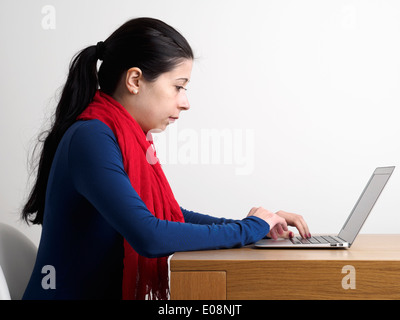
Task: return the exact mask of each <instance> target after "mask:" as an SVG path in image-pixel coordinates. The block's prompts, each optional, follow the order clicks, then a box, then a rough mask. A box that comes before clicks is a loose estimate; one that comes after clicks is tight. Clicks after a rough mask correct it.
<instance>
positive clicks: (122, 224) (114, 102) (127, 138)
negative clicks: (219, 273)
mask: <svg viewBox="0 0 400 320" xmlns="http://www.w3.org/2000/svg"><path fill="white" fill-rule="evenodd" d="M98 60H101V61H102V64H101V66H100V68H99V71H98V72H97V62H98ZM192 64H193V53H192V50H191V48H190V46H189V44H188V43H187V41H186V40H185V39H184V38H183V36H182V35H181V34H179V33H178V32H177V31H176V30H174V29H173V28H172V27H170V26H169V25H167V24H165V23H163V22H161V21H159V20H155V19H150V18H139V19H133V20H130V21H128V22H126V23H125V24H124V25H122V26H121V27H120V28H119V29H117V30H116V31H115V32H114V33H113V34H112V35H111V36H110V37H109V38H108V39H107V40H105V41H104V42H99V43H98V44H97V45H96V46H90V47H88V48H86V49H84V50H82V51H81V52H80V53H79V54H78V55H77V56H76V57H75V58H74V59H73V61H72V63H71V66H70V70H69V75H68V78H67V81H66V84H65V86H64V89H63V92H62V95H61V98H60V101H59V103H58V106H57V109H56V112H55V120H54V124H53V125H52V128H51V130H49V132H48V135H47V137H46V139H45V141H44V144H43V150H42V154H41V158H40V162H39V166H38V173H37V180H36V183H35V185H34V188H33V190H32V192H31V194H30V197H29V199H28V201H27V203H26V205H25V207H24V209H23V212H22V217H23V218H24V219H25V220H26V221H27V222H29V221H30V222H32V223H34V224H42V235H41V240H40V245H39V249H38V254H37V260H36V264H35V267H34V270H33V273H32V276H31V279H30V282H29V284H28V286H27V289H26V292H25V295H24V298H25V299H121V298H123V299H145V298H150V299H166V298H168V265H167V257H168V255H170V254H172V253H173V252H176V251H187V250H202V249H218V248H230V247H238V246H243V245H246V244H249V243H252V242H255V241H257V240H259V239H261V238H263V237H265V236H266V235H267V234H269V235H270V236H272V237H274V238H276V237H277V236H278V234H280V235H281V236H289V235H290V233H289V231H288V228H287V225H288V224H289V225H293V226H295V227H297V228H298V230H299V232H300V234H301V235H302V236H303V237H306V236H307V235H308V233H309V232H308V227H307V224H306V223H305V222H304V220H303V219H302V218H301V216H298V215H295V214H290V213H285V212H278V213H276V214H275V213H272V212H269V211H268V210H265V209H263V208H253V209H251V210H250V213H249V214H248V216H247V217H246V218H244V219H243V220H228V219H224V218H214V217H211V216H208V215H203V214H199V213H196V212H192V211H188V210H185V209H183V208H180V207H179V205H178V203H177V201H176V200H175V198H174V195H173V193H172V191H171V189H170V187H169V184H168V181H167V179H166V178H165V176H164V174H163V172H162V169H161V166H160V164H159V163H158V161H157V160H158V159H157V158H156V156H155V154H154V152H151V150H153V149H152V148H151V139H149V137H150V136H151V135H150V131H151V130H158V131H160V130H164V129H165V128H166V127H167V126H168V124H169V123H171V122H173V121H175V120H177V119H178V118H179V114H180V112H181V111H185V110H188V109H189V107H190V106H189V101H188V99H187V97H186V87H185V86H186V85H187V83H188V82H189V80H190V76H191V70H192ZM99 88H100V89H99ZM149 140H150V141H149ZM45 266H47V267H46V268H45V269H43V268H44V267H45ZM48 266H51V268H52V269H51V270H54V273H55V274H54V275H53V276H54V277H53V278H52V279H51V280H52V281H53V282H54V283H53V284H52V285H48V283H47V284H46V281H49V278H47V277H46V272H45V271H43V270H49V269H48Z"/></svg>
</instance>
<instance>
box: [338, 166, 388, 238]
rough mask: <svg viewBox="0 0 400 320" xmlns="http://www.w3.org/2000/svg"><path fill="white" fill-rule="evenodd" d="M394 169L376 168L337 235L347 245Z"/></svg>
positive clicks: (354, 236) (357, 231) (359, 228)
mask: <svg viewBox="0 0 400 320" xmlns="http://www.w3.org/2000/svg"><path fill="white" fill-rule="evenodd" d="M394 168H395V167H382V168H376V170H375V171H374V173H373V174H372V177H371V178H370V180H369V181H368V183H367V186H366V187H365V189H364V191H363V192H362V193H361V196H360V198H359V199H358V201H357V203H356V205H355V206H354V208H353V211H352V212H351V214H350V216H349V217H348V218H347V221H346V222H345V223H344V226H343V228H342V230H341V231H340V233H339V237H340V238H342V239H344V240H346V241H347V242H349V244H351V243H353V241H354V239H355V238H356V236H357V234H358V233H359V232H360V230H361V227H362V226H363V224H364V222H365V220H366V219H367V217H368V215H369V213H370V212H371V210H372V208H373V207H374V205H375V203H376V201H377V200H378V198H379V195H380V194H381V192H382V190H383V188H384V187H385V185H386V183H387V181H388V180H389V178H390V175H391V174H392V172H393V170H394Z"/></svg>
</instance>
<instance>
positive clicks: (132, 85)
mask: <svg viewBox="0 0 400 320" xmlns="http://www.w3.org/2000/svg"><path fill="white" fill-rule="evenodd" d="M142 79H143V73H142V70H140V69H139V68H137V67H134V68H130V69H129V70H128V71H127V72H126V79H125V85H126V88H127V89H128V91H129V92H130V93H132V94H138V93H139V80H142Z"/></svg>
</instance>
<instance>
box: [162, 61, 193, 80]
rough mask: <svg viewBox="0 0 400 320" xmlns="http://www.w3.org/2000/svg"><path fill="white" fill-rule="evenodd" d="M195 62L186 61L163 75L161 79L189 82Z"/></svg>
mask: <svg viewBox="0 0 400 320" xmlns="http://www.w3.org/2000/svg"><path fill="white" fill-rule="evenodd" d="M192 67H193V61H192V60H188V59H185V60H183V62H181V63H180V64H178V65H177V66H176V67H175V68H174V69H172V70H171V71H169V72H165V73H163V74H162V75H161V76H160V78H161V77H163V78H164V79H165V80H170V81H181V82H188V81H189V80H190V75H191V73H192Z"/></svg>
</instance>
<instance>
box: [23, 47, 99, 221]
mask: <svg viewBox="0 0 400 320" xmlns="http://www.w3.org/2000/svg"><path fill="white" fill-rule="evenodd" d="M96 49H97V47H96V46H90V47H88V48H86V49H84V50H82V51H81V52H79V53H78V54H77V55H76V56H75V57H74V58H73V60H72V62H71V64H70V67H69V74H68V78H67V81H66V83H65V86H64V88H63V91H62V93H61V98H60V101H59V102H58V105H57V108H56V111H55V114H54V123H53V124H52V127H51V129H50V130H48V131H47V132H45V134H46V133H47V136H45V139H44V140H43V147H42V151H41V155H40V158H39V163H38V170H37V179H36V182H35V184H34V187H33V189H32V191H31V193H30V195H29V198H28V201H27V202H26V204H25V206H24V207H23V209H22V214H21V216H22V219H23V220H25V221H26V222H27V223H28V222H31V223H33V224H42V223H43V214H44V204H45V198H46V188H47V180H48V178H49V173H50V168H51V164H52V162H53V158H54V155H55V153H56V150H57V147H58V144H59V142H60V140H61V138H62V136H63V135H64V133H65V131H67V129H68V128H69V127H70V126H71V125H72V124H73V123H74V122H75V121H76V118H77V117H78V116H79V115H80V114H81V113H82V112H83V110H85V108H86V107H87V105H88V104H89V103H90V102H91V101H92V99H93V97H94V95H95V93H96V90H97V88H98V79H97V60H98V59H97V56H98V50H96ZM39 142H40V141H39ZM33 216H34V217H33Z"/></svg>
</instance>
